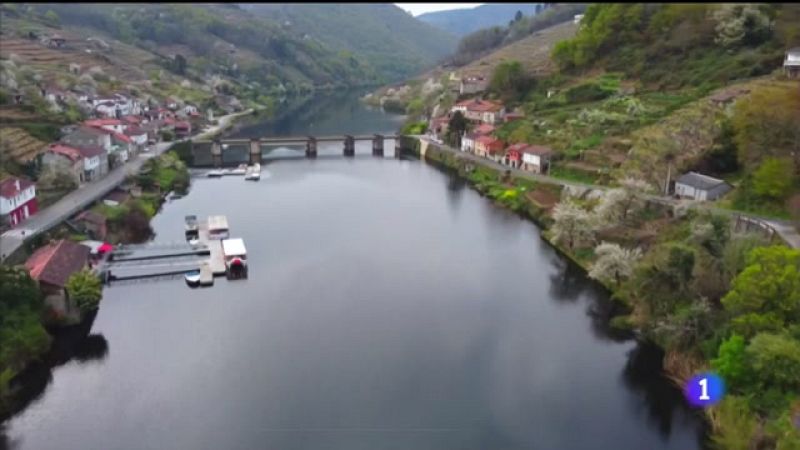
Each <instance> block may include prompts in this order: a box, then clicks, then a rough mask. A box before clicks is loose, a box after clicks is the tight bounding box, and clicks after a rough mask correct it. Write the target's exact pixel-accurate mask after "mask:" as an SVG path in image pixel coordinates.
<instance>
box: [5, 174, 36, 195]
mask: <svg viewBox="0 0 800 450" xmlns="http://www.w3.org/2000/svg"><path fill="white" fill-rule="evenodd" d="M17 182H19V183H17ZM17 186H19V189H17ZM30 186H34V184H33V181H30V180H27V179H25V178H17V177H8V178H4V179H3V180H2V181H0V197H4V198H14V197H16V196H17V195H19V193H20V192H22V191H24V190H25V189H28V188H29V187H30Z"/></svg>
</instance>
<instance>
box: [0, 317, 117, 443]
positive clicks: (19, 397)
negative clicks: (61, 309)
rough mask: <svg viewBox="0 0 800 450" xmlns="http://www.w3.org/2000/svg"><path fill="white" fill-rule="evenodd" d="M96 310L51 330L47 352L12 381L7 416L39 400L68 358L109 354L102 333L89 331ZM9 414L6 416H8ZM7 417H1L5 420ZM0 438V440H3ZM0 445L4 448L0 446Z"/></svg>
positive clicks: (92, 359)
mask: <svg viewBox="0 0 800 450" xmlns="http://www.w3.org/2000/svg"><path fill="white" fill-rule="evenodd" d="M96 315H97V313H96V312H95V313H92V314H91V315H89V316H87V317H86V320H84V321H83V323H81V324H79V325H74V326H70V327H64V328H60V329H57V330H53V331H51V333H52V338H53V342H52V346H51V347H50V351H49V352H48V353H47V354H46V355H45V356H44V358H42V360H41V361H40V362H38V363H34V364H32V365H30V366H29V367H28V368H27V369H26V370H25V371H24V372H23V373H21V374H20V375H19V376H18V377H17V378H16V379H15V380H14V381H12V383H11V388H12V389H14V390H17V394H16V395H15V397H14V399H13V400H12V401H13V407H12V409H11V414H10V416H13V415H14V414H16V413H17V412H19V411H22V410H24V409H25V408H27V407H28V406H29V405H30V404H31V403H33V402H35V401H37V400H38V399H40V398H41V397H42V396H43V394H44V392H45V390H46V389H47V386H48V385H49V384H50V383H51V382H52V381H53V370H54V369H55V368H56V367H58V366H62V365H64V364H67V363H69V362H71V361H76V362H77V363H80V364H87V363H93V362H96V361H102V360H103V359H105V358H106V356H108V341H106V338H105V337H104V336H103V335H102V334H92V333H90V330H91V329H92V324H93V323H94V320H95V317H96ZM10 416H9V417H10ZM7 418H8V417H0V420H5V419H7ZM2 442H3V441H2V439H0V443H2ZM0 448H3V447H2V446H0Z"/></svg>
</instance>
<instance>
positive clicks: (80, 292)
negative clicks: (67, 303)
mask: <svg viewBox="0 0 800 450" xmlns="http://www.w3.org/2000/svg"><path fill="white" fill-rule="evenodd" d="M66 288H67V294H68V295H69V298H70V299H71V300H72V301H74V302H75V304H76V305H77V306H78V308H80V310H81V312H84V313H87V312H90V311H94V310H95V309H97V306H98V305H99V304H100V299H101V298H103V288H102V285H101V283H100V278H98V277H97V275H95V274H94V273H93V272H92V271H91V270H89V269H83V270H80V271H78V272H75V273H73V274H72V275H70V277H69V279H67V286H66Z"/></svg>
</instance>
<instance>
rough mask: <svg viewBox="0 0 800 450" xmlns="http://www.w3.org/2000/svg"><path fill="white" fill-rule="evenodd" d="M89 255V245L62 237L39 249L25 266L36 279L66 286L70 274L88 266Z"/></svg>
mask: <svg viewBox="0 0 800 450" xmlns="http://www.w3.org/2000/svg"><path fill="white" fill-rule="evenodd" d="M88 256H89V248H88V247H86V246H83V245H80V244H77V243H75V242H72V241H68V240H66V239H62V240H60V241H57V242H54V243H52V244H48V245H46V246H44V247H41V248H39V249H37V250H36V251H35V252H34V253H33V255H31V257H30V258H28V260H27V261H25V268H27V269H28V271H29V272H30V275H31V278H33V279H34V280H37V281H43V282H45V283H48V284H52V285H55V286H58V287H64V285H66V284H67V280H68V279H69V277H70V275H72V274H73V273H75V272H77V271H79V270H81V269H82V268H83V267H84V266H86V261H87V258H88Z"/></svg>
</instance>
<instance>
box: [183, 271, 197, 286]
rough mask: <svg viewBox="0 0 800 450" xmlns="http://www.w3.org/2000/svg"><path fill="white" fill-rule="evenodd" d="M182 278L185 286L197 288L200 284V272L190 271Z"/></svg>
mask: <svg viewBox="0 0 800 450" xmlns="http://www.w3.org/2000/svg"><path fill="white" fill-rule="evenodd" d="M183 278H184V279H185V280H186V284H188V285H189V286H197V285H199V284H200V271H199V270H192V271H189V272H186V274H185V275H184V276H183Z"/></svg>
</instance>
